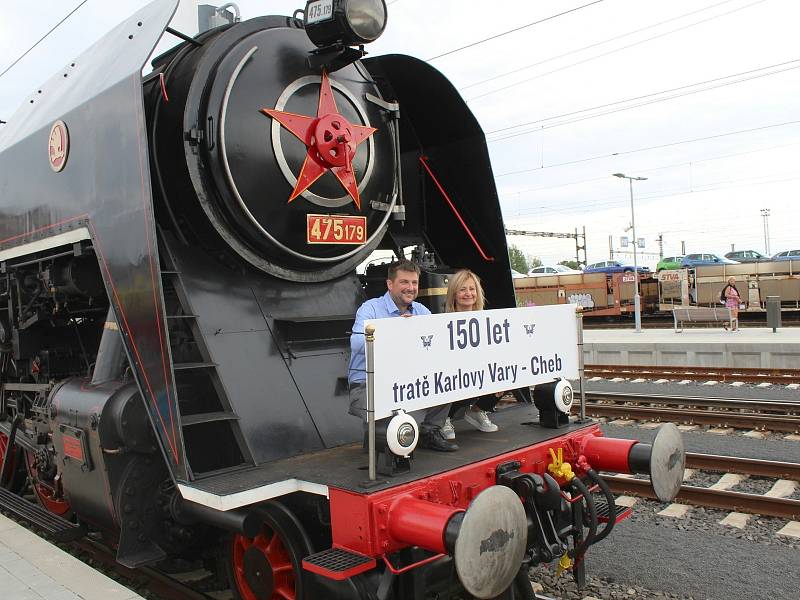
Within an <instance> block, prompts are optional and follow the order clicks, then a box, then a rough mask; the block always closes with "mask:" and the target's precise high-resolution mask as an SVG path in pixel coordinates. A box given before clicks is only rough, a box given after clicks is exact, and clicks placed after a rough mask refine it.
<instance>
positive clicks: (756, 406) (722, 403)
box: [586, 391, 800, 415]
mask: <svg viewBox="0 0 800 600" xmlns="http://www.w3.org/2000/svg"><path fill="white" fill-rule="evenodd" d="M586 394H587V397H588V398H589V399H590V400H591V401H593V402H600V401H603V402H613V403H616V404H627V403H633V404H649V405H651V406H652V405H661V406H675V407H678V406H679V407H694V408H725V409H728V410H732V411H750V412H762V413H763V412H767V413H780V414H782V415H800V402H791V401H784V400H762V399H742V398H722V397H710V396H709V397H704V396H668V395H659V394H629V393H626V392H592V391H587V392H586Z"/></svg>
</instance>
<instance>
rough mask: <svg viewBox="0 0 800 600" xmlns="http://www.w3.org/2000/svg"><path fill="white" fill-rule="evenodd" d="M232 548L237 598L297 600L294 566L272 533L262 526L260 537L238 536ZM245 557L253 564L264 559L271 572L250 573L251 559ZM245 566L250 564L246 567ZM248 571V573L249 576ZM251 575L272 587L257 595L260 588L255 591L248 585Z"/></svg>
mask: <svg viewBox="0 0 800 600" xmlns="http://www.w3.org/2000/svg"><path fill="white" fill-rule="evenodd" d="M232 545H233V547H232V554H233V557H232V558H233V575H234V578H235V579H236V587H237V588H238V591H239V595H240V596H241V597H242V599H243V600H296V598H297V594H296V587H295V583H296V582H295V573H294V565H292V559H291V556H290V555H289V551H288V550H287V549H286V546H285V545H284V543H283V540H282V539H281V537H280V535H278V533H277V532H276V531H275V530H273V529H272V528H270V527H269V526H267V525H264V526H263V527H262V529H261V533H259V534H258V535H257V536H256V537H254V538H248V537H245V536H243V535H238V534H237V535H235V536H234V537H233V544H232ZM247 555H249V556H250V557H253V558H255V559H256V560H262V559H263V560H264V561H265V563H266V567H267V568H268V569H270V570H271V572H270V573H266V574H264V573H253V572H252V569H253V567H252V560H253V558H251V559H250V560H247V559H246V556H247ZM248 562H250V563H251V564H247V563H248ZM248 568H249V569H250V571H251V572H250V573H248ZM254 575H256V576H258V577H259V578H260V580H261V581H262V582H264V581H267V582H271V585H269V584H267V587H268V588H271V589H269V590H267V591H266V592H265V594H266V595H265V594H264V593H262V594H258V593H257V592H259V591H261V589H260V588H259V589H257V590H254V589H253V587H251V583H250V581H251V580H252V578H253V576H254Z"/></svg>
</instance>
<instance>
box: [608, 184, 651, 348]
mask: <svg viewBox="0 0 800 600" xmlns="http://www.w3.org/2000/svg"><path fill="white" fill-rule="evenodd" d="M614 177H620V178H621V179H627V180H628V183H629V184H630V189H631V230H632V235H633V274H634V277H633V289H634V293H633V318H634V322H635V324H636V333H641V332H642V299H641V297H640V296H639V264H638V261H637V260H636V245H637V244H636V218H635V217H634V212H633V182H634V180H635V181H646V180H647V177H629V176H628V175H625V174H624V173H614Z"/></svg>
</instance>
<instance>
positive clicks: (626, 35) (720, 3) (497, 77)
mask: <svg viewBox="0 0 800 600" xmlns="http://www.w3.org/2000/svg"><path fill="white" fill-rule="evenodd" d="M733 1H734V0H723V2H717V3H716V4H712V5H710V6H706V7H703V8H699V9H697V10H693V11H691V12H688V13H684V14H682V15H678V16H677V17H671V18H669V19H666V20H664V21H659V22H658V23H653V24H652V25H646V26H645V27H640V28H639V29H634V30H633V31H629V32H627V33H623V34H620V35H617V36H614V37H611V38H608V39H606V40H602V41H599V42H595V43H593V44H589V45H588V46H583V47H581V48H576V49H574V50H570V51H569V52H564V53H563V54H558V55H556V56H551V57H550V58H545V59H544V60H540V61H538V62H535V63H531V64H529V65H525V66H524V67H519V68H516V69H512V70H511V71H506V72H505V73H500V74H499V75H493V76H492V77H487V78H486V79H481V80H480V81H475V82H473V83H469V84H467V85H462V86H459V88H458V89H459V90H460V91H463V90H468V89H469V88H473V87H477V86H479V85H483V84H484V83H489V82H490V81H495V80H497V79H502V78H503V77H508V76H509V75H514V74H515V73H520V72H522V71H527V70H528V69H532V68H533V67H538V66H539V65H543V64H545V63H548V62H552V61H554V60H558V59H559V58H564V57H565V56H570V55H572V54H577V53H578V52H583V51H584V50H589V49H590V48H596V47H597V46H602V45H603V44H608V43H609V42H615V41H617V40H620V39H622V38H625V37H628V36H631V35H635V34H637V33H641V32H642V31H647V30H648V29H652V28H653V27H659V26H661V25H666V24H667V23H671V22H672V21H677V20H679V19H683V18H684V17H690V16H692V15H695V14H697V13H700V12H703V11H706V10H711V9H712V8H716V7H718V6H722V5H723V4H729V3H731V2H733Z"/></svg>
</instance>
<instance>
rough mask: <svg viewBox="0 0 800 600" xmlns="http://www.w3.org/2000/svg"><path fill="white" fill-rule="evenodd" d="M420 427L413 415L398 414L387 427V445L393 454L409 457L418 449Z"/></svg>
mask: <svg viewBox="0 0 800 600" xmlns="http://www.w3.org/2000/svg"><path fill="white" fill-rule="evenodd" d="M418 441H419V426H418V425H417V422H416V421H415V420H414V419H413V417H411V415H408V414H406V413H405V412H402V411H400V412H398V413H397V414H396V415H395V416H394V417H392V418H391V419H390V420H389V423H388V424H387V425H386V445H387V446H388V447H389V450H391V452H392V454H396V455H397V456H402V457H404V458H405V457H407V456H408V455H409V454H411V453H412V452H413V451H414V449H415V448H416V447H417V442H418Z"/></svg>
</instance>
